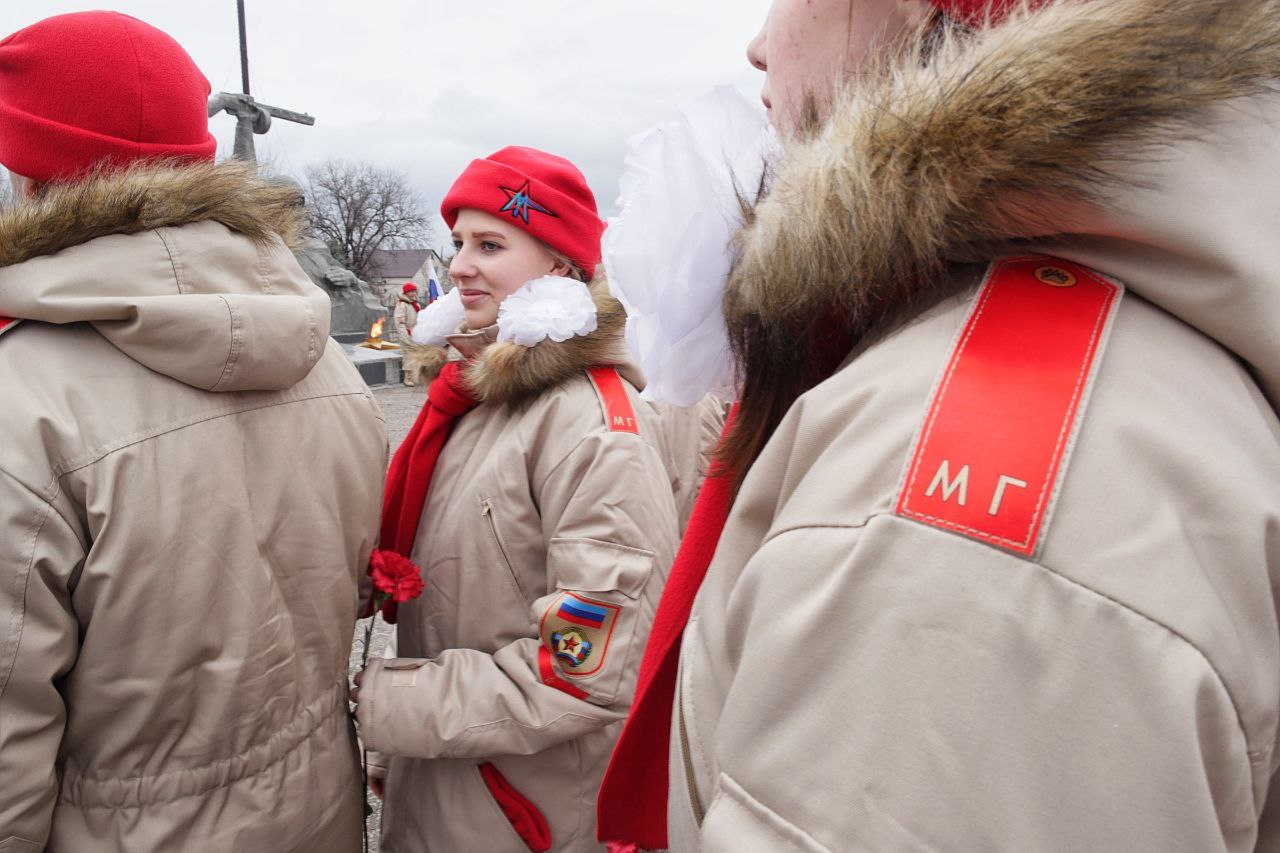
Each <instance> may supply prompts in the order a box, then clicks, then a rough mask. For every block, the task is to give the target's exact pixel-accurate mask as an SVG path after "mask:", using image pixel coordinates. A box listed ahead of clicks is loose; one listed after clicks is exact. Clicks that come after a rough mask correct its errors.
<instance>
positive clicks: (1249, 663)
mask: <svg viewBox="0 0 1280 853" xmlns="http://www.w3.org/2000/svg"><path fill="white" fill-rule="evenodd" d="M1277 69H1280V4H1278V3H1276V2H1264V0H1212V2H1210V0H1112V2H1108V3H1094V4H1081V3H1062V4H1060V5H1059V6H1057V7H1055V8H1054V9H1052V10H1050V11H1046V12H1043V13H1041V14H1038V15H1036V16H1034V17H1033V18H1030V19H1028V20H1025V21H1021V22H1016V23H1013V24H1011V25H1010V26H1008V27H1005V28H1002V29H1001V30H999V31H996V32H993V33H991V34H989V35H986V36H982V37H980V38H978V39H977V40H976V41H975V42H974V43H973V44H972V46H971V47H969V48H968V49H965V50H961V51H956V52H950V51H944V52H943V54H942V55H941V56H940V57H938V58H936V59H935V60H934V61H933V63H932V64H931V65H928V66H925V67H917V66H916V65H915V64H914V61H913V62H912V63H908V64H905V65H903V66H902V67H900V68H899V69H897V71H898V76H896V77H895V78H894V80H893V81H892V83H890V84H885V85H882V86H875V85H872V84H870V83H868V84H867V85H866V87H865V88H864V89H862V90H859V91H857V92H855V93H853V94H852V95H851V96H850V97H849V98H848V100H847V101H846V102H845V103H844V104H843V105H842V107H841V108H840V110H839V111H838V112H837V114H836V117H835V119H834V121H833V123H832V125H831V126H830V127H829V128H828V129H827V130H826V131H825V132H824V133H822V134H820V135H818V136H817V137H815V138H814V139H812V140H810V141H808V142H804V143H799V144H796V145H794V146H793V147H792V148H791V150H790V152H789V154H788V157H787V160H786V162H785V163H784V164H783V166H782V168H781V170H780V173H779V177H778V184H777V185H776V188H775V191H774V194H773V196H772V198H771V199H770V200H768V201H766V202H764V203H763V204H761V205H760V206H759V208H758V210H757V211H756V213H757V216H756V219H755V224H754V225H753V226H751V227H750V228H749V229H748V230H747V231H746V232H745V233H744V235H743V237H742V242H741V246H742V249H743V255H742V257H743V260H742V264H741V266H740V268H739V269H738V270H737V271H736V272H735V275H734V278H733V280H732V282H731V292H730V294H729V298H728V300H727V304H728V305H730V311H731V312H748V311H752V310H754V311H757V312H766V313H767V312H768V311H770V310H772V309H777V310H778V311H783V312H785V311H786V310H788V308H787V307H786V306H788V305H793V304H794V301H793V300H791V299H790V298H789V297H790V296H791V295H794V293H795V291H796V289H797V288H810V289H811V290H809V291H806V294H807V295H808V296H810V297H812V298H811V299H809V300H808V304H807V305H806V306H801V310H813V308H814V306H820V305H830V304H831V300H832V299H837V300H840V301H842V302H843V304H845V305H847V306H850V310H851V311H853V312H854V316H855V319H857V320H858V321H860V322H865V323H867V325H869V326H872V327H874V325H875V323H876V320H877V318H876V317H875V316H874V314H873V313H871V312H874V311H876V310H878V308H877V306H880V307H888V308H894V307H898V306H901V305H902V300H903V298H904V296H903V293H904V291H903V290H901V289H900V284H901V283H902V282H906V281H914V282H915V283H916V285H915V286H920V282H928V283H932V284H935V285H937V289H936V291H935V294H937V295H942V296H943V297H944V298H943V299H942V301H941V302H939V303H937V304H935V305H934V307H933V308H931V309H930V310H927V311H925V312H923V313H920V312H919V309H916V311H914V312H908V313H907V315H906V316H907V317H909V318H911V322H909V323H908V324H906V325H905V326H901V325H900V326H898V327H897V330H896V331H895V332H893V333H891V334H889V335H888V336H887V337H885V336H881V337H880V338H879V339H878V340H877V341H876V342H875V343H874V344H873V345H871V346H870V347H868V348H865V349H864V350H863V351H860V352H857V353H855V354H854V356H853V357H852V358H851V359H850V360H849V361H848V363H847V364H846V365H845V366H844V367H843V369H841V370H840V371H839V372H837V373H836V375H835V376H833V377H832V378H831V379H830V380H829V381H827V382H824V383H823V384H821V385H820V386H818V387H817V388H815V389H814V390H813V391H811V392H810V393H809V394H807V395H805V396H804V397H803V398H802V399H801V400H800V401H799V402H798V403H797V404H796V405H795V406H794V407H793V408H792V410H791V412H790V413H789V414H788V416H787V417H786V419H785V420H784V422H783V423H782V425H781V426H780V427H779V429H778V430H777V433H776V434H775V436H774V438H773V440H772V441H771V442H770V443H769V445H768V447H767V448H766V450H765V451H764V454H763V455H762V456H761V457H760V459H759V460H758V462H757V463H756V465H755V466H754V468H753V469H752V470H751V472H750V474H749V475H748V477H747V479H746V481H745V483H744V485H743V487H742V491H741V493H740V495H739V498H738V500H737V503H736V506H735V508H734V510H733V513H732V515H731V518H730V520H729V523H728V526H727V527H726V528H725V531H724V536H723V539H722V541H721V544H720V547H719V549H718V551H717V553H716V556H715V559H714V561H713V563H712V565H711V567H710V570H709V573H708V576H707V579H706V583H705V584H704V586H703V587H702V589H701V591H700V593H699V596H698V599H697V602H696V605H695V609H694V613H693V618H692V619H691V621H690V622H689V625H688V628H687V630H686V632H685V636H684V642H683V649H682V658H681V668H680V676H679V678H680V681H679V691H678V701H677V706H676V709H675V714H674V715H673V716H674V719H673V736H672V755H671V764H670V767H671V774H672V775H671V787H670V801H669V807H670V812H669V821H670V827H671V838H670V843H671V847H672V849H673V850H679V851H694V850H707V851H712V850H714V851H746V850H750V851H756V850H783V849H786V850H806V851H818V850H833V851H835V850H839V851H853V850H865V851H897V850H963V851H978V850H982V851H1019V853H1021V852H1022V851H1037V853H1049V851H1084V850H1088V851H1152V852H1153V853H1155V851H1159V853H1170V851H1187V853H1207V851H1240V853H1243V851H1249V850H1255V849H1256V850H1259V851H1273V850H1277V849H1280V814H1278V813H1277V812H1280V794H1277V790H1280V789H1277V788H1274V787H1273V786H1272V781H1273V778H1274V774H1275V770H1276V767H1277V758H1276V751H1275V738H1276V732H1277V723H1278V721H1280V635H1278V632H1277V616H1276V613H1277V589H1280V423H1278V421H1277V417H1276V406H1277V405H1278V404H1280V384H1277V383H1280V343H1278V341H1280V338H1278V337H1277V329H1280V267H1278V266H1277V265H1276V263H1275V246H1276V239H1277V227H1278V226H1280V186H1278V185H1277V180H1280V134H1278V133H1277V132H1276V131H1277V128H1280V97H1277V96H1276V95H1270V94H1260V90H1262V89H1264V88H1269V87H1270V86H1271V85H1272V83H1273V81H1272V80H1270V79H1269V75H1274V74H1275V73H1276V70H1277ZM1260 81H1261V82H1260ZM797 211H804V212H805V214H804V215H797ZM1033 214H1034V217H1033V216H1032V215H1033ZM1010 233H1014V234H1020V235H1021V236H1024V237H1026V236H1030V237H1035V236H1036V235H1052V236H1054V237H1055V239H1052V240H1037V241H1033V242H1032V243H1030V244H1027V243H1020V244H1016V247H1015V248H1012V249H1011V251H1012V252H1014V253H1016V254H1019V255H1021V254H1027V253H1035V252H1044V253H1048V254H1055V255H1057V256H1059V257H1064V258H1067V259H1069V260H1072V261H1075V262H1077V263H1080V264H1084V265H1087V266H1089V267H1092V268H1093V269H1095V270H1097V271H1099V272H1101V273H1103V274H1105V275H1106V276H1109V277H1111V278H1113V279H1114V280H1116V281H1118V282H1120V283H1121V284H1123V285H1124V286H1125V287H1126V288H1127V292H1125V293H1124V294H1123V296H1122V297H1120V302H1119V306H1118V309H1117V310H1116V313H1115V314H1114V318H1113V320H1112V321H1111V325H1110V328H1109V331H1110V337H1109V340H1103V339H1100V340H1098V341H1097V342H1098V343H1099V345H1100V349H1099V355H1098V359H1099V360H1098V362H1097V363H1096V365H1095V367H1096V373H1095V374H1094V375H1093V376H1092V379H1091V380H1088V383H1087V384H1088V387H1089V390H1088V392H1087V394H1088V398H1087V400H1085V401H1084V402H1085V403H1086V408H1084V410H1083V414H1081V415H1080V416H1079V417H1078V419H1077V420H1076V422H1075V424H1074V426H1075V429H1076V430H1077V432H1076V433H1075V434H1074V439H1073V446H1072V447H1070V449H1069V451H1068V455H1067V457H1066V461H1065V463H1064V466H1063V468H1062V469H1061V470H1060V472H1059V474H1058V476H1057V477H1056V479H1055V481H1054V482H1053V483H1052V484H1051V485H1052V488H1053V490H1054V491H1052V492H1051V493H1046V494H1051V495H1052V500H1051V504H1050V505H1049V506H1050V509H1049V511H1048V513H1047V514H1046V515H1045V516H1044V520H1043V523H1042V525H1041V526H1040V528H1039V544H1038V546H1037V547H1036V548H1035V550H1034V551H1033V552H1032V553H1030V554H1021V553H1017V552H1016V550H1015V549H1012V548H1010V547H1004V546H1001V545H998V544H997V545H992V544H987V543H986V542H984V541H981V539H980V537H978V536H976V535H973V534H971V533H967V532H964V531H961V532H952V531H950V530H948V529H945V528H943V527H941V526H940V525H939V524H938V523H936V521H933V522H931V521H930V520H929V519H927V518H923V517H920V515H919V514H915V515H913V514H911V513H909V512H906V511H904V510H900V509H899V508H898V507H899V504H898V498H899V496H900V495H901V494H902V492H903V490H904V489H911V488H914V487H913V486H912V485H911V482H910V480H911V478H910V477H908V475H907V472H908V470H909V469H908V461H909V460H910V459H911V458H912V457H913V453H914V452H915V448H916V447H917V446H918V445H919V444H920V443H921V442H927V441H928V440H929V438H930V437H929V435H928V433H927V430H926V429H925V424H926V411H927V409H928V406H929V402H930V400H931V398H933V397H934V395H935V394H937V393H943V392H944V389H945V388H947V387H950V386H948V385H947V380H946V378H945V377H944V374H943V373H942V370H943V367H944V366H945V365H946V364H947V363H948V359H949V357H950V354H951V353H952V352H953V350H956V349H957V348H959V347H961V346H962V345H963V344H964V340H963V339H959V338H958V337H957V336H958V334H959V332H960V330H961V328H962V326H963V325H964V324H965V322H966V319H967V318H968V317H969V315H970V313H971V310H972V309H973V308H974V299H975V294H976V292H977V291H976V289H975V281H976V280H977V279H978V277H980V276H981V275H982V274H983V273H984V268H983V266H985V265H983V266H979V267H976V268H970V269H958V268H956V267H951V268H949V271H947V272H945V273H943V274H941V275H940V274H939V272H938V270H939V266H938V262H939V261H947V260H950V259H956V258H974V257H983V256H984V254H985V256H986V257H992V256H993V254H992V249H991V246H992V244H993V241H999V240H1000V238H1001V237H1008V236H1009V234H1010ZM1067 235H1069V236H1067ZM836 245H839V246H843V247H845V249H844V250H842V252H841V254H840V257H839V258H836V257H827V256H822V255H820V254H817V253H815V252H814V250H813V248H812V247H814V246H836ZM1006 245H1008V244H1006ZM1049 265H1050V266H1052V263H1050V264H1049ZM912 271H914V272H916V273H917V275H915V276H911V275H910V273H912ZM1058 278H1059V279H1060V280H1059V281H1057V282H1055V281H1053V280H1052V277H1051V276H1046V279H1044V283H1045V284H1046V285H1048V284H1055V283H1062V281H1069V280H1070V279H1062V278H1061V276H1059V277H1058ZM947 294H950V295H947ZM917 304H918V303H917ZM738 316H740V315H738ZM778 319H779V321H780V322H779V325H780V326H783V327H785V325H786V317H785V316H784V317H779V318H778ZM1053 319H1054V318H1053V317H1051V316H1042V317H1040V318H1038V319H1032V320H1031V321H1030V322H1031V324H1032V325H1033V326H1034V325H1037V324H1043V325H1044V328H1045V329H1046V332H1045V341H1046V343H1045V345H1049V342H1050V341H1052V340H1053V336H1052V335H1051V334H1050V333H1049V331H1048V329H1050V328H1051V325H1052V321H1053ZM1037 357H1038V354H1037V350H1036V347H1035V346H1030V347H1027V348H1026V349H1025V356H1024V358H1025V363H1022V364H1020V365H1019V366H1018V368H1017V370H1018V371H1026V370H1033V371H1034V370H1035V368H1034V367H1033V366H1031V365H1033V364H1035V362H1036V360H1037ZM1082 381H1083V380H1082ZM986 392H987V394H988V398H989V399H993V400H994V399H998V398H999V397H1000V395H1001V394H1004V393H1006V392H1005V391H1004V390H1003V389H1002V387H1001V386H1000V384H999V383H998V382H997V383H994V384H991V385H988V386H987V387H986ZM1015 402H1016V401H1015ZM1028 405H1032V404H1030V403H1028ZM981 411H982V409H981V408H980V407H979V408H975V409H972V410H970V411H969V412H968V416H970V417H981V416H982V415H981ZM932 422H933V421H930V423H932ZM1014 443H1015V444H1016V440H1015V442H1014ZM953 450H955V451H956V454H957V456H956V457H955V460H956V461H957V466H956V467H953V468H951V473H950V478H949V479H948V480H947V481H946V482H943V483H941V488H938V489H937V490H936V492H935V498H936V503H935V505H937V506H947V507H949V509H948V510H947V511H948V512H951V511H954V507H955V506H956V502H958V501H961V500H963V496H964V492H963V491H961V490H960V486H959V485H958V479H959V477H958V475H959V470H958V461H959V460H960V459H961V458H962V456H961V454H965V453H967V452H968V448H966V447H964V446H956V447H954V448H953ZM926 473H927V474H929V475H932V474H933V472H932V471H929V472H926ZM1005 473H1009V474H1013V475H1016V473H1017V472H1013V471H1009V472H1005ZM994 474H995V472H994V471H988V470H982V469H978V468H974V469H973V470H972V472H971V475H972V476H971V477H970V478H969V479H968V481H967V485H968V489H969V492H968V498H969V501H970V502H971V503H973V504H975V505H977V506H979V507H980V508H981V509H980V510H979V511H978V513H977V514H978V515H979V516H983V515H984V514H991V515H992V516H993V517H994V516H998V514H999V513H1000V512H1001V511H1002V503H1001V501H1000V500H998V499H996V498H995V497H994V496H993V494H992V485H993V484H992V480H994V479H995V476H994ZM1022 479H1023V480H1024V481H1029V479H1030V478H1028V477H1023V478H1022ZM1007 484H1008V481H1006V485H1007ZM1014 486H1015V487H1016V483H1014ZM1015 492H1016V489H1015V488H1014V487H1010V488H1009V489H1008V490H1007V491H1006V493H1005V494H1004V496H1003V497H1004V499H1006V500H1008V498H1009V495H1011V494H1014V493H1015ZM988 501H990V506H991V508H992V510H994V513H991V511H990V510H987V506H988Z"/></svg>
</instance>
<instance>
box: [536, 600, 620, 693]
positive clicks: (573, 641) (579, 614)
mask: <svg viewBox="0 0 1280 853" xmlns="http://www.w3.org/2000/svg"><path fill="white" fill-rule="evenodd" d="M621 612H622V608H621V607H620V606H618V605H616V604H609V603H608V602H606V601H597V600H595V599H591V598H586V597H585V596H582V595H580V594H578V593H575V592H562V593H560V595H559V597H558V598H556V599H554V600H553V601H552V602H551V606H550V607H548V608H547V610H546V612H545V613H543V615H542V624H541V626H540V633H541V634H542V642H543V643H544V644H545V646H546V648H547V650H548V651H549V652H550V653H551V657H553V658H554V659H555V662H556V663H557V664H558V665H559V669H560V671H561V672H562V673H563V674H564V675H567V676H577V677H583V676H587V675H595V674H596V673H598V672H599V671H600V668H601V667H603V666H604V662H605V658H606V657H607V656H608V653H609V640H610V639H612V638H613V629H614V627H615V626H616V625H617V622H618V615H619V614H620V613H621Z"/></svg>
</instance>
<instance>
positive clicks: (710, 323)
mask: <svg viewBox="0 0 1280 853" xmlns="http://www.w3.org/2000/svg"><path fill="white" fill-rule="evenodd" d="M776 144H777V141H776V137H775V135H774V133H773V131H772V130H771V129H770V127H769V122H768V119H767V118H766V117H765V114H764V109H763V107H762V106H761V105H760V103H759V102H758V101H757V102H752V101H749V100H748V99H747V98H746V97H744V96H743V95H742V93H741V92H738V91H737V90H735V89H733V88H731V87H728V86H724V87H721V88H718V89H716V90H714V91H712V92H711V93H709V94H707V95H704V96H702V97H700V98H697V99H695V100H694V101H692V102H690V103H689V104H686V105H685V106H684V107H683V108H682V109H681V110H680V115H679V116H677V117H675V118H674V119H672V120H671V121H667V122H664V123H662V124H660V125H658V126H657V127H655V128H653V129H652V130H649V131H646V132H645V133H641V134H639V135H637V136H634V137H632V138H631V139H630V140H629V142H628V146H629V149H630V150H629V151H628V152H627V158H626V170H625V172H624V173H623V176H622V198H621V199H620V200H621V202H622V213H621V214H620V215H618V216H617V217H614V218H613V219H610V220H609V230H607V231H605V233H604V247H603V248H604V265H605V269H606V271H607V272H608V276H609V289H610V291H611V292H612V293H613V295H614V296H616V297H617V298H618V299H619V300H620V301H621V302H622V305H623V307H625V308H626V309H627V344H628V346H630V348H631V351H632V353H633V354H634V355H635V357H636V361H637V362H639V364H640V368H641V370H643V371H644V375H645V379H646V380H647V381H648V385H647V386H646V387H645V389H644V392H643V393H642V394H641V396H642V397H644V398H645V399H646V400H663V401H666V402H669V403H674V404H676V405H677V406H692V405H693V404H694V403H696V402H698V400H700V399H702V396H703V395H704V394H706V393H707V392H708V391H711V392H714V393H715V394H716V395H717V396H719V397H721V398H723V399H728V400H731V399H733V398H735V397H736V396H737V391H736V389H735V387H734V366H733V357H732V355H731V354H730V351H729V335H728V332H727V330H726V329H725V326H724V317H723V315H722V313H721V310H722V309H721V305H722V303H723V300H724V288H725V284H726V282H727V281H728V278H729V268H730V266H731V265H732V263H733V253H732V249H731V246H732V239H733V234H734V232H735V231H737V230H738V229H739V228H741V227H742V211H741V208H740V207H739V203H738V193H739V192H740V191H741V192H743V193H745V194H747V195H748V196H751V197H754V191H755V189H756V188H757V187H758V186H759V183H760V177H761V174H762V173H763V172H764V167H765V163H766V162H767V161H769V160H770V159H772V158H773V157H775V156H776V150H775V146H776Z"/></svg>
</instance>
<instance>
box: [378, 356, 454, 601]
mask: <svg viewBox="0 0 1280 853" xmlns="http://www.w3.org/2000/svg"><path fill="white" fill-rule="evenodd" d="M479 402H480V401H479V400H477V399H476V397H475V395H474V394H472V393H471V389H470V388H468V387H467V384H466V381H465V380H464V379H463V378H462V362H459V361H451V362H449V363H448V364H446V365H445V366H444V369H443V370H441V371H440V375H439V376H437V377H436V378H435V379H434V380H432V382H431V387H430V388H429V389H428V390H427V402H426V403H425V404H424V405H423V407H422V411H421V412H420V413H419V414H418V419H417V420H416V421H414V424H413V427H412V428H411V429H410V430H409V434H408V435H407V436H406V437H405V440H404V443H403V444H401V445H400V449H399V450H397V451H396V455H395V456H394V457H393V458H392V460H391V468H390V469H389V470H388V471H387V487H386V491H385V492H384V493H383V496H382V530H381V537H380V543H379V544H380V547H381V548H382V550H384V551H394V552H396V553H397V554H399V555H401V556H402V557H404V558H406V559H408V558H409V555H410V553H411V552H412V551H413V543H414V540H415V539H417V538H418V522H419V521H420V520H421V518H422V507H423V505H424V504H426V502H427V488H428V487H429V486H430V485H431V475H432V473H433V472H434V471H435V468H436V460H437V459H439V458H440V451H441V450H443V449H444V444H445V442H446V441H448V440H449V435H450V433H452V432H453V427H454V424H456V423H457V422H458V419H459V418H460V417H462V416H463V415H465V414H466V413H467V412H469V411H471V410H472V409H474V408H475V407H476V406H477V405H478V404H479ZM389 606H390V607H394V606H395V605H394V604H391V605H389ZM366 615H372V614H366ZM384 615H387V616H388V619H387V621H388V622H394V621H395V618H394V617H395V612H394V610H392V611H391V612H390V613H384Z"/></svg>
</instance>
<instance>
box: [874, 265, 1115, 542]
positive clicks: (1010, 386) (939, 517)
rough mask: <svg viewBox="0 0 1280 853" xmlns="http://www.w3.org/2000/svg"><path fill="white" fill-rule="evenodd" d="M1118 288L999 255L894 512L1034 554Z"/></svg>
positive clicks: (936, 396) (1073, 269) (1071, 270)
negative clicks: (999, 257) (1002, 257)
mask: <svg viewBox="0 0 1280 853" xmlns="http://www.w3.org/2000/svg"><path fill="white" fill-rule="evenodd" d="M1123 292H1124V290H1123V288H1122V287H1121V286H1120V285H1119V284H1117V283H1116V282H1113V281H1110V280H1108V279H1105V278H1102V277H1101V276H1099V275H1098V274H1097V273H1095V272H1093V271H1091V270H1089V269H1086V268H1085V267H1081V266H1078V265H1076V264H1071V263H1067V262H1066V261H1061V260H1056V259H1053V258H1043V257H1038V258H1011V259H1006V260H1002V261H999V262H998V263H996V264H994V265H993V266H992V268H991V270H990V271H989V272H988V274H987V279H986V281H985V283H984V284H983V286H982V289H981V290H980V291H979V293H978V297H977V299H976V300H975V302H974V305H973V309H972V310H971V312H970V314H969V318H968V321H967V322H966V323H965V325H964V328H963V329H962V331H961V333H960V337H959V338H958V340H957V341H956V344H955V346H954V347H953V349H952V352H951V357H950V359H949V360H948V362H947V366H946V368H945V369H944V370H943V372H942V375H941V377H940V378H939V380H938V384H937V387H936V388H935V389H934V392H933V399H932V401H931V402H930V404H929V410H928V415H927V416H926V418H925V421H924V424H923V425H922V426H921V429H920V432H919V434H918V435H917V437H916V442H915V447H914V449H913V451H912V454H911V458H910V460H909V462H908V464H907V469H906V472H905V476H904V479H903V484H902V489H901V492H900V493H899V496H898V504H897V509H896V512H897V514H898V515H900V516H903V517H905V518H911V519H914V520H915V521H919V522H921V523H924V524H928V525H931V526H934V527H940V528H943V529H946V530H950V531H953V532H955V533H959V534H961V535H964V536H968V537H971V538H973V539H978V540H980V541H982V542H986V543H988V544H991V545H995V546H998V547H1000V548H1005V549H1007V550H1009V551H1013V552H1015V553H1018V554H1024V555H1027V556H1033V555H1034V554H1035V553H1036V549H1037V546H1038V545H1039V540H1040V534H1041V532H1042V531H1043V530H1044V528H1045V527H1046V522H1047V519H1048V517H1049V514H1050V511H1051V509H1052V505H1053V500H1054V498H1055V496H1056V494H1057V485H1058V482H1059V480H1060V479H1061V477H1062V475H1063V473H1064V472H1065V470H1066V466H1067V459H1068V456H1069V455H1070V452H1071V447H1072V445H1073V444H1074V441H1075V436H1076V432H1077V431H1078V429H1079V425H1080V421H1081V416H1082V415H1083V413H1084V408H1085V403H1086V401H1087V400H1088V397H1089V392H1090V389H1091V386H1092V380H1093V376H1094V374H1095V373H1096V371H1097V368H1098V364H1099V363H1100V361H1101V355H1102V350H1103V347H1104V346H1105V344H1106V339H1107V334H1108V332H1109V331H1110V326H1111V323H1112V321H1113V319H1114V317H1115V311H1116V307H1117V306H1118V305H1119V304H1120V297H1121V296H1122V295H1123Z"/></svg>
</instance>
